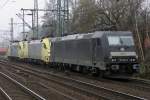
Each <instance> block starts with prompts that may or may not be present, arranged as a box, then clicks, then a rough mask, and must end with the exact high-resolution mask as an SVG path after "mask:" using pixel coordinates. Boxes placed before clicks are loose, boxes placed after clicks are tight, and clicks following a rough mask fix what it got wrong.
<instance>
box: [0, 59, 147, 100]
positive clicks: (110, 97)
mask: <svg viewBox="0 0 150 100" xmlns="http://www.w3.org/2000/svg"><path fill="white" fill-rule="evenodd" d="M1 64H3V65H5V64H4V63H2V62H1ZM10 66H11V67H13V68H15V69H17V70H21V71H23V72H25V73H28V74H32V75H35V76H37V77H40V78H43V79H45V80H48V81H52V82H55V83H57V84H60V85H63V86H66V87H68V88H72V89H74V90H77V91H80V92H82V93H84V94H86V95H91V96H94V97H96V98H101V99H105V100H146V99H145V98H141V97H138V96H134V95H130V94H127V93H123V92H119V91H115V90H112V89H109V88H105V87H100V86H96V85H94V84H91V83H87V82H84V81H81V80H76V79H72V78H68V77H62V76H59V75H56V74H53V73H44V72H41V71H38V70H34V69H31V68H23V67H22V66H20V67H19V66H18V65H17V66H16V65H10Z"/></svg>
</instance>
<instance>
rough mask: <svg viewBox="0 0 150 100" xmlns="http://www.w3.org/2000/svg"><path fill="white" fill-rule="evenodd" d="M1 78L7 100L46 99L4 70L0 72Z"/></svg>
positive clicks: (0, 83)
mask: <svg viewBox="0 0 150 100" xmlns="http://www.w3.org/2000/svg"><path fill="white" fill-rule="evenodd" d="M0 80H1V82H0V85H1V86H2V87H3V89H1V91H2V92H3V94H5V97H6V100H7V99H8V100H11V99H12V100H46V99H44V98H43V97H42V96H40V95H38V94H36V93H35V92H34V91H32V90H30V89H29V88H27V87H25V86H24V85H22V84H21V83H19V82H17V81H16V80H14V79H12V78H11V77H9V76H7V75H6V74H4V73H2V72H0ZM4 91H6V92H7V94H6V92H4ZM8 94H9V95H8ZM10 97H11V98H10Z"/></svg>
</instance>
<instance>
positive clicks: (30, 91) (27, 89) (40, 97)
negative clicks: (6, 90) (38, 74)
mask: <svg viewBox="0 0 150 100" xmlns="http://www.w3.org/2000/svg"><path fill="white" fill-rule="evenodd" d="M0 74H1V75H2V76H4V77H5V78H7V79H9V80H11V81H12V82H13V83H15V84H16V85H18V86H20V87H21V88H22V89H24V90H25V91H26V92H28V93H29V94H30V95H32V96H34V97H35V98H36V99H37V100H46V99H45V98H43V97H42V96H40V95H38V94H37V93H35V92H34V91H32V90H30V89H29V88H27V87H26V86H24V85H22V84H21V83H19V82H17V81H16V80H14V79H12V78H11V77H9V76H8V75H6V74H4V73H2V72H0Z"/></svg>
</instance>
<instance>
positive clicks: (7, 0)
mask: <svg viewBox="0 0 150 100" xmlns="http://www.w3.org/2000/svg"><path fill="white" fill-rule="evenodd" d="M9 1H10V0H6V1H5V2H4V4H3V5H2V7H1V9H3V8H4V7H5V6H6V5H7V3H8V2H9Z"/></svg>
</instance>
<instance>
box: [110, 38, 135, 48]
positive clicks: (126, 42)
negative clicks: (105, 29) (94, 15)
mask: <svg viewBox="0 0 150 100" xmlns="http://www.w3.org/2000/svg"><path fill="white" fill-rule="evenodd" d="M108 42H109V45H111V46H116V45H119V46H121V45H123V46H133V45H134V41H133V38H132V36H108Z"/></svg>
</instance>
